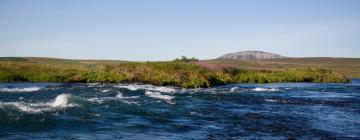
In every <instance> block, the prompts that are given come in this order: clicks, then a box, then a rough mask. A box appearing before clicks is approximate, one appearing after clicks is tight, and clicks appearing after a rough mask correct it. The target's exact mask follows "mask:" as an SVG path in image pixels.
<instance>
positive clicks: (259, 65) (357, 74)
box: [206, 57, 360, 78]
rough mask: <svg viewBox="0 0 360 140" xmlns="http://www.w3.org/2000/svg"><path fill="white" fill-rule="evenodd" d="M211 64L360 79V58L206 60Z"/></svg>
mask: <svg viewBox="0 0 360 140" xmlns="http://www.w3.org/2000/svg"><path fill="white" fill-rule="evenodd" d="M206 62H208V63H211V64H230V65H233V66H234V67H236V68H242V69H248V70H273V71H278V70H283V69H301V68H306V67H311V68H318V69H329V70H331V71H333V72H335V73H339V74H341V75H344V76H346V77H348V78H360V58H329V57H313V58H279V59H268V60H252V61H242V60H220V59H214V60H206Z"/></svg>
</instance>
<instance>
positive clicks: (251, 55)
mask: <svg viewBox="0 0 360 140" xmlns="http://www.w3.org/2000/svg"><path fill="white" fill-rule="evenodd" d="M274 58H285V57H284V56H281V55H279V54H274V53H268V52H262V51H243V52H237V53H228V54H225V55H223V56H221V57H220V58H219V59H233V60H263V59H274Z"/></svg>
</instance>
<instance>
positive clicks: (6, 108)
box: [0, 80, 360, 140]
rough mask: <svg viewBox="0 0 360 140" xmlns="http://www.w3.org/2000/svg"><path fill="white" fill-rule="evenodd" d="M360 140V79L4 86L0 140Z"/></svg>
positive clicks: (1, 89)
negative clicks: (193, 85)
mask: <svg viewBox="0 0 360 140" xmlns="http://www.w3.org/2000/svg"><path fill="white" fill-rule="evenodd" d="M30 138H31V139H181V140H182V139H292V138H294V139H360V80H353V82H352V83H349V84H332V83H329V84H318V83H284V84H264V85H258V84H239V85H226V86H220V87H215V88H208V89H193V90H186V89H179V88H174V87H157V86H152V85H141V84H61V83H17V84H0V139H30Z"/></svg>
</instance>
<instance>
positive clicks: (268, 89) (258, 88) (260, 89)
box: [252, 87, 280, 91]
mask: <svg viewBox="0 0 360 140" xmlns="http://www.w3.org/2000/svg"><path fill="white" fill-rule="evenodd" d="M252 91H280V90H279V89H277V88H261V87H257V88H254V89H252Z"/></svg>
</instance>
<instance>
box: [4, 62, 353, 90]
mask: <svg viewBox="0 0 360 140" xmlns="http://www.w3.org/2000/svg"><path fill="white" fill-rule="evenodd" d="M68 61H71V60H68ZM64 63H70V62H67V61H63V62H61V63H60V62H59V63H58V64H56V63H31V62H28V61H24V60H16V61H14V60H11V61H1V63H0V82H65V83H67V82H80V83H94V82H98V83H145V84H153V85H161V86H178V87H182V88H198V87H212V86H218V85H225V84H236V83H278V82H331V83H346V82H350V80H349V79H348V78H346V77H345V76H342V75H340V74H337V73H334V72H332V71H330V70H326V69H316V68H309V67H308V68H297V69H282V70H276V71H273V70H247V69H239V68H234V67H222V68H211V69H210V68H205V67H202V66H200V65H197V64H194V63H191V62H174V61H168V62H121V63H105V64H103V65H95V64H76V65H75V64H74V65H73V64H64Z"/></svg>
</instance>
